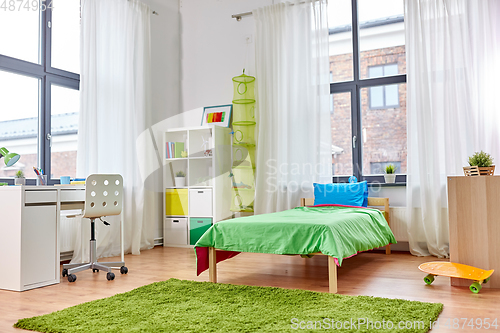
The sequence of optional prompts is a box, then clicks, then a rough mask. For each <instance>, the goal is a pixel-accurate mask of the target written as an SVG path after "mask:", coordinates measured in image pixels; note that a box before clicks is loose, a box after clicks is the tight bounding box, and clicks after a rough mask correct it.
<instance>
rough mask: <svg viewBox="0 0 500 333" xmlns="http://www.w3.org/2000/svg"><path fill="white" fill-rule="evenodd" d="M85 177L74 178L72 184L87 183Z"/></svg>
mask: <svg viewBox="0 0 500 333" xmlns="http://www.w3.org/2000/svg"><path fill="white" fill-rule="evenodd" d="M85 180H86V179H85V178H73V179H71V181H70V182H69V183H70V184H71V185H85Z"/></svg>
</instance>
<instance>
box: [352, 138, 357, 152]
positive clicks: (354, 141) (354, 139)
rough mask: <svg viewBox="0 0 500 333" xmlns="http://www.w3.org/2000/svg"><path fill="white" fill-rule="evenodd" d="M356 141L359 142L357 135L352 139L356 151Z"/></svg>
mask: <svg viewBox="0 0 500 333" xmlns="http://www.w3.org/2000/svg"><path fill="white" fill-rule="evenodd" d="M356 140H357V138H356V135H355V136H353V137H352V148H353V149H356Z"/></svg>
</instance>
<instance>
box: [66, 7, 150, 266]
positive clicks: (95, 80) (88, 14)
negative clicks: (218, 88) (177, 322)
mask: <svg viewBox="0 0 500 333" xmlns="http://www.w3.org/2000/svg"><path fill="white" fill-rule="evenodd" d="M150 17H151V11H150V9H149V7H148V6H147V5H145V4H143V3H141V2H138V1H135V0H83V1H82V19H81V76H80V78H81V79H80V92H81V106H80V123H79V131H78V156H77V174H78V176H79V177H86V176H87V175H89V174H91V173H119V174H121V175H122V176H123V185H124V198H123V211H122V214H121V215H120V216H116V217H107V218H106V219H105V220H107V221H108V222H111V226H109V227H107V226H104V225H103V224H102V223H100V222H99V221H98V223H96V227H97V235H96V238H97V246H98V250H97V252H98V253H97V254H98V256H99V257H101V256H112V255H117V254H119V253H120V219H123V222H124V239H125V242H124V243H125V252H126V253H130V252H131V253H133V254H139V253H140V250H141V249H149V248H152V247H153V245H154V229H155V222H156V216H157V214H156V212H157V211H158V209H160V207H158V204H157V200H156V199H155V195H154V193H152V192H150V191H148V190H146V189H145V188H144V179H142V177H141V173H140V169H141V168H142V167H143V165H142V164H144V163H148V162H149V161H150V158H151V157H150V156H145V154H146V152H147V151H150V150H148V149H146V147H145V144H143V143H142V142H144V140H138V137H139V135H140V134H141V133H142V132H143V131H144V130H145V129H146V128H147V126H148V120H149V119H150V114H151V108H150V75H151V73H150V72H151V69H150V66H151V65H150V63H151V61H150V57H151V56H150ZM89 228H90V226H89V223H88V221H86V220H83V222H82V225H81V228H79V229H80V230H81V234H80V235H79V237H77V244H76V246H75V247H76V250H75V254H74V257H73V261H74V262H77V261H80V260H81V259H83V260H84V261H85V260H87V258H88V240H89V237H88V236H89V231H88V230H89ZM82 247H83V253H82V250H81V248H82Z"/></svg>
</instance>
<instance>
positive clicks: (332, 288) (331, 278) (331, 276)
mask: <svg viewBox="0 0 500 333" xmlns="http://www.w3.org/2000/svg"><path fill="white" fill-rule="evenodd" d="M328 289H329V290H328V291H329V292H330V293H332V294H336V293H337V265H336V264H335V258H334V257H330V256H328Z"/></svg>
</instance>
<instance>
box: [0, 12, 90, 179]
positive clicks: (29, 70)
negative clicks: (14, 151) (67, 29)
mask: <svg viewBox="0 0 500 333" xmlns="http://www.w3.org/2000/svg"><path fill="white" fill-rule="evenodd" d="M39 14H40V20H39V22H40V35H39V50H40V64H36V63H31V62H28V61H25V60H21V59H16V58H12V57H9V56H6V55H3V54H0V70H2V71H6V72H10V73H14V74H20V75H24V76H29V77H33V78H37V79H39V80H40V91H39V96H38V98H39V108H38V165H39V167H41V168H42V169H43V170H45V173H46V174H47V175H51V165H50V164H51V147H50V139H49V134H50V135H51V86H52V84H56V85H58V86H62V87H65V88H69V89H75V90H80V75H79V74H77V73H72V72H68V71H65V70H62V69H58V68H54V67H52V66H51V60H52V28H51V26H52V9H47V10H45V11H41V10H40V9H39ZM21 158H22V157H21ZM0 163H2V162H0ZM0 181H2V182H7V183H9V185H13V184H14V180H13V178H1V179H0ZM35 182H36V180H35V179H34V178H33V179H31V178H30V179H29V178H26V185H35ZM57 183H59V180H58V179H52V178H49V179H48V184H49V185H51V184H57Z"/></svg>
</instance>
